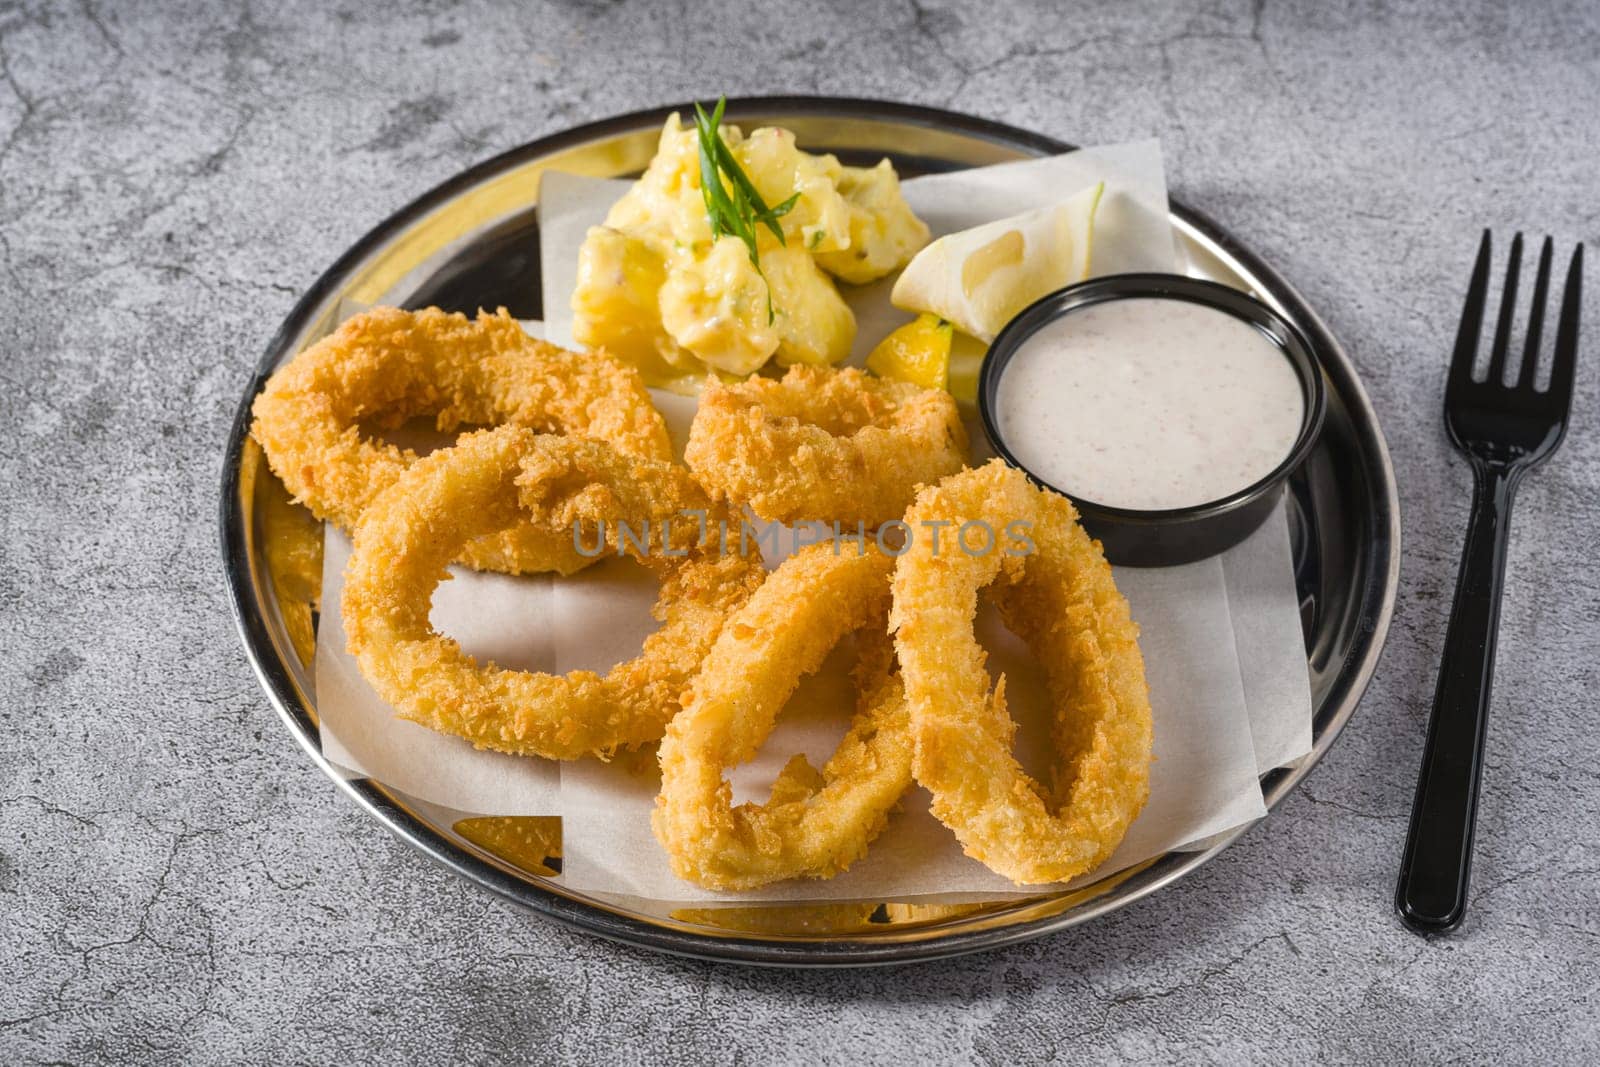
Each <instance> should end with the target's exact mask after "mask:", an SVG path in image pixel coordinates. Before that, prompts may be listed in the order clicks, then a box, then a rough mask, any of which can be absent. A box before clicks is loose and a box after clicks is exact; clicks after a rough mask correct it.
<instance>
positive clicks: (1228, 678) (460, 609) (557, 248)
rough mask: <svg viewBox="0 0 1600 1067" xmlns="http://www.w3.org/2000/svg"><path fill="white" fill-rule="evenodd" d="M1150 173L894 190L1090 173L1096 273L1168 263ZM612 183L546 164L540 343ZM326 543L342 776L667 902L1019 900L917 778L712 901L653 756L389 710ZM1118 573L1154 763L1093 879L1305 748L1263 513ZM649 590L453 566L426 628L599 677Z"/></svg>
mask: <svg viewBox="0 0 1600 1067" xmlns="http://www.w3.org/2000/svg"><path fill="white" fill-rule="evenodd" d="M1161 175H1162V171H1161V162H1160V153H1159V147H1158V146H1157V144H1156V143H1155V142H1142V143H1139V144H1134V145H1125V146H1112V147H1110V148H1104V149H1094V150H1086V151H1083V152H1079V153H1074V154H1072V155H1070V156H1064V157H1058V158H1055V159H1048V160H1040V161H1030V162H1026V163H1017V164H1007V165H1004V166H999V167H992V168H986V169H984V170H979V171H967V172H959V173H956V174H947V175H938V176H933V177H929V178H922V179H915V180H912V181H908V182H907V183H906V194H907V196H908V198H909V199H910V200H911V202H912V204H913V206H914V207H915V208H916V209H917V210H918V213H919V214H921V215H922V216H923V218H925V219H927V220H928V222H929V224H930V226H932V227H933V229H934V231H935V234H940V233H945V232H949V231H951V230H953V229H959V228H964V227H966V226H970V225H975V224H977V223H979V222H984V221H988V220H989V219H990V218H992V217H995V216H997V215H1001V214H1010V213H1013V212H1016V211H1023V210H1028V209H1031V208H1034V207H1038V206H1042V205H1044V204H1047V203H1050V202H1053V201H1055V200H1057V199H1060V198H1062V197H1065V196H1070V195H1071V194H1072V193H1073V192H1075V191H1076V190H1077V189H1078V188H1081V187H1082V186H1083V185H1086V184H1089V183H1091V182H1093V181H1099V180H1105V181H1106V182H1107V195H1106V198H1105V200H1104V201H1102V206H1101V212H1100V217H1099V220H1098V226H1097V235H1096V243H1095V263H1096V267H1097V268H1098V269H1097V273H1100V272H1110V271H1111V270H1112V269H1115V270H1117V271H1123V270H1169V269H1173V263H1174V259H1173V251H1172V235H1171V232H1170V229H1169V228H1168V226H1167V223H1166V219H1165V203H1166V195H1165V185H1164V179H1163V178H1162V177H1161ZM626 188H627V183H626V182H621V183H618V182H605V181H601V180H596V179H589V178H577V177H573V176H569V175H561V174H547V175H546V176H545V180H544V184H543V188H542V190H541V209H540V211H541V229H542V232H543V247H542V258H543V273H544V282H545V293H544V297H545V310H546V314H547V316H548V317H549V320H550V321H549V322H548V323H547V324H546V326H545V329H546V330H547V332H548V335H549V336H550V337H551V338H552V339H553V340H556V341H557V342H558V343H570V342H571V338H570V311H569V310H568V298H569V296H570V293H571V288H572V284H573V278H574V277H575V273H576V260H577V250H578V247H579V245H580V244H581V243H582V239H583V235H584V233H585V232H586V231H587V229H588V227H589V226H590V225H592V224H595V223H597V222H599V221H600V220H601V219H602V218H603V217H604V214H605V212H606V210H607V208H609V206H610V204H611V203H612V202H614V200H615V199H616V197H617V196H619V195H621V192H622V191H623V190H625V189H626ZM985 205H988V206H989V210H988V211H985V210H984V206H985ZM996 205H1000V207H999V209H998V210H996V208H995V206H996ZM888 288H889V286H888V283H886V282H885V283H879V284H877V285H873V286H866V287H860V288H857V289H853V290H847V292H846V296H847V299H848V300H850V302H851V303H852V306H853V307H855V308H856V311H857V315H858V318H859V322H860V329H859V332H858V337H857V344H856V352H855V355H854V356H853V361H859V359H860V358H861V357H862V356H863V355H864V353H865V352H866V351H868V350H869V349H870V348H871V346H872V345H873V344H875V343H876V342H877V340H879V339H881V337H882V336H883V334H885V333H887V332H888V331H889V330H890V329H893V328H894V327H895V326H896V325H898V324H899V323H900V322H903V321H905V320H906V318H907V317H908V316H906V315H904V314H903V313H901V312H898V311H895V310H894V309H893V308H891V307H889V305H888V300H887V296H888ZM529 325H530V327H531V328H532V329H533V330H535V331H537V330H538V329H539V327H538V325H537V324H529ZM655 399H656V401H657V406H658V407H660V408H661V409H662V411H663V414H664V415H665V416H666V418H667V421H668V425H669V429H670V430H671V431H672V436H673V439H674V443H675V444H676V446H677V447H678V449H679V451H680V453H681V450H682V444H683V439H684V437H685V435H686V431H687V426H688V423H689V420H690V419H691V418H692V417H693V412H694V401H693V399H691V398H684V397H678V396H673V395H671V394H666V393H660V392H657V393H656V394H655ZM969 429H971V430H973V431H974V432H973V441H974V459H975V461H976V460H981V459H982V458H984V457H986V456H987V454H988V451H989V450H988V448H987V443H986V442H985V441H984V439H983V435H982V432H981V428H980V427H978V426H977V425H976V424H975V423H974V422H972V421H971V420H969ZM326 546H327V547H326V554H325V560H324V585H323V615H322V624H321V626H320V627H319V632H318V643H317V654H316V678H317V690H318V708H319V712H320V713H321V716H322V736H323V750H324V753H325V755H327V756H328V758H329V759H330V760H332V761H333V762H335V763H336V764H338V765H340V766H342V767H345V768H347V769H348V770H349V772H350V773H352V774H365V775H370V776H372V777H374V778H377V779H379V780H381V781H384V782H386V783H388V784H389V785H391V786H393V787H395V788H397V789H399V790H401V791H402V792H405V793H409V794H411V795H412V796H416V797H419V798H422V799H424V800H430V801H433V802H435V803H439V804H444V805H448V806H450V807H452V808H455V809H458V810H462V811H469V812H476V813H481V814H486V815H515V814H523V815H532V814H561V815H562V816H563V818H564V832H563V837H564V848H565V854H566V855H565V859H564V873H563V875H562V878H563V880H564V881H566V882H568V883H569V884H571V885H572V886H573V887H574V888H576V889H580V890H583V891H588V892H597V893H604V894H609V895H614V896H619V897H628V896H632V897H641V898H648V899H661V900H671V901H707V900H719V899H728V900H762V899H768V900H783V899H789V900H793V899H815V900H827V899H850V898H857V899H861V898H867V899H902V900H903V899H920V898H939V899H972V898H974V897H986V896H1005V895H1014V894H1017V893H1019V892H1023V891H1021V890H1018V889H1017V887H1015V886H1013V885H1012V884H1011V883H1010V882H1009V881H1006V880H1005V879H1002V878H999V877H997V876H995V875H993V874H992V873H990V872H989V871H988V870H987V869H986V868H984V867H982V865H980V864H978V863H976V862H975V861H973V860H970V859H968V858H967V857H965V856H963V855H962V854H961V851H960V848H959V846H958V845H957V844H956V842H955V839H954V837H953V836H952V835H951V834H950V832H949V831H948V830H946V829H945V828H944V827H943V826H942V825H940V824H939V823H938V822H937V821H936V820H934V819H933V818H932V817H931V816H930V815H929V814H928V812H927V798H926V794H925V793H924V792H923V791H922V790H920V789H913V791H912V792H911V793H910V794H909V795H908V796H907V798H906V800H905V801H904V803H903V805H902V810H901V811H900V812H898V813H897V814H896V815H895V816H894V819H893V821H892V822H891V825H890V827H889V829H888V830H887V831H886V832H885V833H884V835H883V836H882V837H881V838H879V840H878V841H877V842H876V843H875V844H874V845H873V847H872V850H871V851H870V852H869V854H868V856H867V857H866V858H865V859H864V860H862V861H861V862H859V863H858V864H857V865H856V866H854V867H853V868H852V869H851V870H850V871H848V872H846V873H845V874H843V875H841V876H840V877H838V878H835V879H832V880H830V881H825V882H804V883H793V884H786V885H780V886H775V887H771V888H769V889H767V890H764V891H761V892H758V893H753V894H713V893H708V892H706V891H704V890H701V889H699V888H698V887H695V886H692V885H689V884H687V883H683V882H680V881H679V880H677V879H676V878H674V877H673V876H672V875H671V873H670V871H669V870H668V869H667V866H666V861H665V856H664V855H663V853H662V852H661V849H660V846H659V845H658V844H657V843H656V841H655V839H654V837H653V836H652V834H651V832H650V827H649V813H650V811H651V809H652V807H653V804H654V797H655V793H656V789H657V777H656V772H655V767H654V760H653V753H648V752H647V753H643V754H640V756H637V757H632V758H626V757H625V758H619V759H618V760H616V761H614V762H613V763H611V764H602V763H600V762H598V761H594V760H584V761H579V762H577V763H570V764H563V765H560V766H559V767H558V766H557V765H555V764H553V763H550V762H549V761H544V760H537V759H519V758H515V757H508V756H501V755H497V754H493V753H485V752H479V751H476V750H474V749H473V748H472V747H471V746H470V745H468V744H467V743H466V742H463V741H459V740H457V739H454V738H450V737H445V736H442V735H439V734H436V733H434V732H433V731H430V730H427V729H425V728H422V727H418V726H415V725H413V724H410V723H406V722H404V721H402V720H399V719H397V718H395V717H394V715H393V713H392V710H391V709H389V708H388V707H387V706H386V705H384V704H383V702H382V701H380V700H379V699H378V698H377V696H376V694H374V693H373V692H372V691H371V689H370V687H368V686H367V685H366V683H365V681H364V680H363V679H362V678H361V677H360V675H359V672H358V671H357V670H356V668H355V664H354V661H353V660H352V659H351V657H350V656H349V654H348V653H347V652H345V650H344V636H343V630H342V627H341V626H340V624H339V618H338V614H339V613H338V594H339V590H340V587H341V586H342V574H343V564H344V559H345V557H346V555H347V552H348V542H347V540H346V539H345V538H344V537H343V535H342V534H340V533H339V532H338V531H336V530H333V529H331V528H330V530H329V532H328V535H327V540H326ZM773 562H774V563H775V562H776V561H773ZM1117 579H1118V584H1119V586H1120V587H1121V588H1122V589H1123V590H1124V592H1125V593H1126V594H1127V595H1128V598H1129V600H1130V602H1131V603H1132V605H1133V609H1134V615H1135V618H1136V619H1137V620H1138V621H1139V622H1140V624H1141V627H1142V629H1143V634H1142V637H1141V642H1140V643H1141V647H1142V649H1143V651H1144V655H1145V660H1146V664H1147V668H1148V670H1149V675H1150V681H1151V686H1152V700H1153V704H1154V708H1155V727H1156V729H1155V736H1156V762H1155V764H1154V766H1153V768H1152V778H1151V781H1152V790H1151V799H1150V803H1149V804H1148V806H1147V807H1146V809H1145V811H1144V812H1143V813H1142V814H1141V815H1140V817H1139V819H1138V820H1137V821H1136V822H1135V823H1134V825H1133V827H1132V828H1131V829H1130V831H1129V834H1128V837H1127V838H1126V840H1125V841H1124V843H1123V845H1122V847H1121V849H1120V850H1119V851H1118V853H1117V854H1116V856H1115V857H1113V859H1112V861H1111V862H1110V864H1108V865H1107V866H1106V867H1104V868H1102V869H1101V870H1100V871H1098V872H1096V876H1099V875H1104V874H1107V873H1110V872H1111V871H1113V870H1115V869H1120V868H1122V867H1125V866H1129V865H1132V864H1134V863H1137V862H1140V861H1141V860H1143V859H1146V858H1148V857H1150V856H1153V855H1157V854H1159V853H1161V852H1163V851H1165V850H1167V849H1171V848H1183V847H1185V846H1188V845H1196V844H1199V843H1201V842H1203V841H1205V840H1206V839H1207V838H1210V837H1212V836H1214V835H1215V834H1217V833H1220V832H1223V831H1226V830H1228V829H1231V828H1233V827H1236V826H1239V825H1241V824H1243V823H1245V822H1248V821H1250V820H1252V819H1255V818H1258V817H1259V816H1260V815H1261V814H1262V813H1263V810H1264V809H1263V806H1262V802H1261V792H1260V788H1259V783H1258V781H1257V776H1258V773H1259V772H1260V771H1261V770H1264V769H1269V768H1271V767H1274V766H1279V765H1282V764H1285V763H1288V762H1291V761H1292V760H1294V759H1298V758H1300V757H1302V756H1303V755H1304V754H1305V753H1306V752H1307V751H1309V748H1310V696H1309V688H1308V683H1307V678H1306V668H1305V658H1304V651H1303V647H1302V646H1301V638H1300V624H1299V606H1298V603H1297V601H1296V599H1295V596H1294V588H1293V579H1292V574H1291V572H1290V569H1289V547H1288V535H1287V524H1286V522H1285V521H1284V519H1283V517H1282V515H1281V509H1280V514H1279V515H1275V516H1274V517H1273V518H1272V519H1270V520H1269V521H1268V523H1267V525H1266V526H1265V527H1263V529H1262V530H1261V531H1259V532H1258V533H1257V534H1256V535H1255V536H1254V537H1252V538H1251V539H1250V540H1249V541H1248V542H1246V543H1245V544H1243V545H1240V546H1239V547H1237V548H1235V549H1234V550H1232V551H1231V552H1230V553H1228V554H1226V555H1225V556H1222V557H1219V558H1217V559H1213V560H1207V561H1203V562H1201V563H1197V564H1192V565H1190V566H1188V567H1181V568H1167V569H1162V570H1136V569H1123V570H1119V571H1118V575H1117ZM654 595H655V588H654V584H653V582H652V581H651V580H649V579H648V578H647V577H646V576H645V575H644V573H643V572H642V570H640V569H639V568H637V567H636V566H634V565H632V564H630V563H627V562H626V561H607V562H605V563H603V564H601V565H599V566H596V567H593V568H590V569H589V570H587V571H584V572H582V573H581V574H579V575H576V576H573V577H571V578H567V579H562V580H560V581H559V582H555V581H551V580H549V579H526V578H524V579H510V578H505V577H502V576H497V575H484V574H477V573H473V572H470V571H464V570H459V569H457V570H455V571H454V572H453V580H452V581H450V582H447V583H445V585H444V586H442V587H441V589H440V591H439V593H438V594H437V596H436V598H435V603H434V610H433V619H434V622H435V624H436V625H437V626H438V627H439V628H440V629H442V630H443V631H445V632H447V633H450V634H451V635H452V636H455V637H457V638H458V639H460V640H461V641H462V642H463V644H464V645H465V646H466V648H467V649H468V651H469V652H472V653H474V654H476V655H479V656H483V657H490V658H494V659H495V660H496V661H497V662H501V663H505V664H508V665H514V666H521V667H526V668H529V669H541V670H554V671H567V670H572V669H575V668H579V667H589V668H595V669H604V668H606V667H609V666H611V665H612V664H613V663H615V662H618V661H620V660H621V659H624V658H627V657H630V656H632V655H634V654H635V653H636V652H637V650H638V648H639V644H640V642H641V641H642V640H643V637H644V636H645V634H646V633H648V632H649V631H650V630H651V629H652V628H653V627H654V625H655V623H654V622H653V621H652V620H650V618H649V608H650V605H651V602H652V601H653V599H654ZM977 630H978V633H979V637H980V640H981V641H982V642H983V643H984V645H985V647H986V648H987V649H988V650H989V652H990V656H991V659H990V669H991V671H992V672H994V673H997V674H998V673H1005V674H1006V675H1007V678H1008V695H1009V697H1010V702H1011V705H1012V709H1013V712H1014V713H1015V714H1016V716H1017V718H1018V722H1019V737H1020V741H1019V746H1018V752H1019V758H1021V759H1022V760H1023V762H1024V764H1025V765H1030V764H1032V765H1037V763H1038V761H1039V759H1040V758H1041V755H1042V754H1043V753H1045V751H1046V748H1045V745H1044V743H1043V741H1044V734H1043V729H1042V724H1043V715H1042V714H1041V713H1042V712H1043V710H1044V708H1045V703H1044V700H1043V694H1042V690H1041V688H1040V682H1041V676H1040V672H1039V670H1038V668H1037V666H1036V665H1035V664H1034V663H1033V661H1032V659H1031V657H1030V656H1029V655H1028V654H1027V652H1026V650H1025V649H1023V648H1021V646H1020V642H1018V641H1017V640H1016V639H1015V638H1014V637H1013V636H1012V635H1010V634H1009V633H1007V632H1006V631H1005V630H1004V628H1003V627H1001V626H1000V625H999V624H998V620H997V619H996V618H995V617H994V614H993V613H992V612H991V611H989V610H988V609H985V610H984V611H981V612H980V613H979V617H978V620H977ZM849 653H850V649H849V647H848V643H846V645H845V647H843V648H841V650H840V651H839V652H838V654H837V655H836V656H835V657H833V658H832V659H830V661H829V664H828V665H827V666H826V667H825V668H824V669H823V670H822V671H820V672H818V675H817V676H815V677H813V678H811V679H808V680H807V681H806V682H805V683H803V684H802V687H801V691H800V692H799V693H798V694H797V696H796V698H795V700H793V701H791V704H790V707H789V709H788V710H787V711H786V713H785V715H784V717H783V718H782V720H780V723H779V726H778V729H777V730H776V731H775V732H774V734H773V736H772V737H771V738H770V739H769V741H768V743H767V744H766V745H765V746H764V748H763V749H762V751H761V753H760V755H758V757H757V758H756V759H755V760H754V761H752V762H751V763H750V764H748V765H746V766H743V767H740V768H736V769H734V771H733V773H732V774H731V775H730V778H731V780H732V781H733V784H734V789H735V795H736V799H737V800H745V799H763V798H764V797H765V796H766V794H767V792H768V791H769V790H770V783H771V781H772V779H773V777H774V776H775V775H776V773H777V770H778V769H779V768H780V767H781V766H782V765H783V763H784V762H785V761H786V760H787V759H788V758H789V757H790V756H791V755H792V754H794V753H795V752H805V753H806V754H807V755H808V756H809V757H810V758H811V759H812V761H813V762H814V763H818V764H820V763H821V762H822V761H823V760H825V759H826V758H827V756H828V754H829V753H830V752H831V750H832V748H833V746H834V744H835V743H836V742H837V740H838V738H839V737H840V736H841V735H842V733H843V730H844V725H845V721H846V720H847V718H848V716H849V709H850V706H851V704H852V703H853V693H852V692H851V691H850V690H849V687H848V684H847V680H846V679H844V676H843V675H844V671H845V670H846V669H847V667H848V662H849ZM1039 891H1040V890H1039V889H1038V888H1037V887H1035V888H1033V889H1031V890H1028V892H1039Z"/></svg>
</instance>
